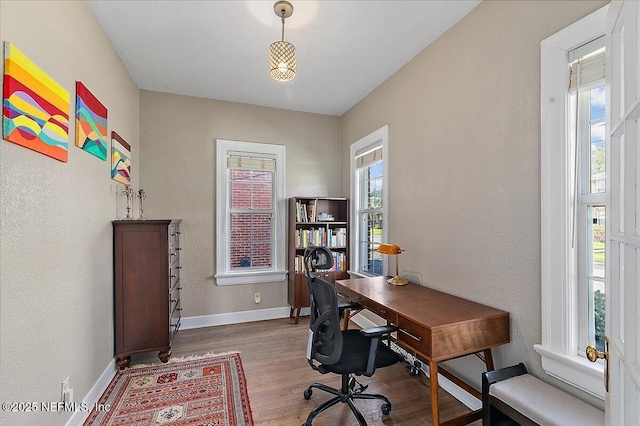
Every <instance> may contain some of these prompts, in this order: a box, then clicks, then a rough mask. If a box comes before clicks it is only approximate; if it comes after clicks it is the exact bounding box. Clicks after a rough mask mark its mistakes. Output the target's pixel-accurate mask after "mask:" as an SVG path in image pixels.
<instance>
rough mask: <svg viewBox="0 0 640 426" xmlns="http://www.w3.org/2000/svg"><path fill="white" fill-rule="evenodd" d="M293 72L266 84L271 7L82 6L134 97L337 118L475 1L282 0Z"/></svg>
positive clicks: (277, 32)
mask: <svg viewBox="0 0 640 426" xmlns="http://www.w3.org/2000/svg"><path fill="white" fill-rule="evenodd" d="M290 2H291V3H292V4H293V7H294V11H293V16H291V17H290V18H288V19H287V20H286V23H285V40H286V41H289V42H291V43H293V44H294V45H295V46H296V52H297V74H296V78H295V79H294V80H292V81H289V82H278V81H274V80H272V79H271V78H270V77H269V57H268V50H269V45H270V44H271V43H272V42H274V41H277V40H280V37H281V22H280V19H279V17H278V16H276V15H275V13H274V11H273V5H274V3H275V0H273V1H271V0H262V1H204V0H200V1H191V0H173V1H142V0H138V1H116V0H110V1H109V0H89V5H90V7H91V9H92V11H93V13H94V14H95V16H96V18H97V19H98V21H99V22H100V24H101V25H102V28H103V29H104V31H105V32H106V34H107V36H108V37H109V39H110V40H111V42H112V43H113V46H114V47H115V49H116V51H117V52H118V54H119V55H120V57H121V58H122V60H123V62H124V64H125V66H126V67H127V69H128V70H129V73H130V74H131V76H132V77H133V79H134V81H135V82H136V84H137V85H138V87H139V88H140V89H146V90H153V91H159V92H168V93H177V94H182V95H189V96H198V97H203V98H211V99H220V100H227V101H234V102H242V103H247V104H253V105H263V106H269V107H275V108H283V109H289V110H296V111H305V112H313V113H320V114H329V115H337V116H339V115H342V114H344V113H345V112H346V111H348V110H349V108H351V107H352V106H354V105H355V104H356V103H358V102H359V101H360V100H361V99H362V98H364V97H365V96H366V95H367V94H369V93H370V92H371V91H372V90H374V89H375V88H376V87H377V86H378V85H380V83H382V82H383V81H385V80H386V79H387V78H389V77H390V76H391V75H392V74H393V73H395V72H396V71H397V70H398V69H400V68H401V67H402V66H403V65H404V64H406V63H407V62H408V61H409V60H411V59H412V58H413V57H414V56H415V55H416V54H418V53H419V52H420V51H421V50H422V49H424V48H425V47H426V46H427V45H429V43H431V42H432V41H434V40H435V39H437V38H438V37H439V36H440V35H441V34H442V33H444V32H445V31H446V30H447V29H449V28H450V27H451V26H453V25H454V24H455V23H456V22H458V21H459V20H460V19H461V18H462V17H463V16H464V15H466V14H467V13H468V12H469V11H471V9H473V8H474V7H475V6H477V5H478V3H479V2H480V1H479V0H478V1H476V0H463V1H456V0H449V1H431V0H426V1H425V0H422V1H400V0H393V1H391V0H389V1H364V0H353V1H347V0H342V1H327V0H320V1H306V0H305V1H302V0H298V1H296V0H290Z"/></svg>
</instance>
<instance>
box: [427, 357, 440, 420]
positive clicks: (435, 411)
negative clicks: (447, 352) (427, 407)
mask: <svg viewBox="0 0 640 426" xmlns="http://www.w3.org/2000/svg"><path fill="white" fill-rule="evenodd" d="M429 376H430V377H429V384H430V386H431V418H432V419H433V420H432V424H433V426H438V425H439V424H440V403H439V402H438V364H437V363H436V362H435V361H429Z"/></svg>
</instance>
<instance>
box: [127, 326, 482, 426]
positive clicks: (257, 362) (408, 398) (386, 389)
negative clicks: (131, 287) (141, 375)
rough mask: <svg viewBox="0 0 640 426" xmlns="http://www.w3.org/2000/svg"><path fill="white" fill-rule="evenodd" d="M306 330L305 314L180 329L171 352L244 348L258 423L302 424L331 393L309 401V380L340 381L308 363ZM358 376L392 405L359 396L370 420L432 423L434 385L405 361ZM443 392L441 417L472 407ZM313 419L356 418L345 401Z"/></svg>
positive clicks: (328, 423)
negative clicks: (386, 408)
mask: <svg viewBox="0 0 640 426" xmlns="http://www.w3.org/2000/svg"><path fill="white" fill-rule="evenodd" d="M307 331H308V327H307V323H306V321H305V319H302V320H301V321H300V323H299V324H298V325H294V324H293V322H292V320H289V319H279V320H272V321H259V322H252V323H245V324H234V325H226V326H219V327H208V328H200V329H194V330H181V331H180V332H179V333H178V334H177V335H176V338H175V341H174V345H173V350H172V351H173V354H172V357H180V356H187V355H200V354H205V353H208V352H213V353H222V352H228V351H233V350H237V351H240V352H241V354H240V357H241V359H242V364H243V366H244V371H245V374H246V377H247V387H248V390H249V398H250V402H251V408H252V411H253V419H254V421H255V424H256V425H277V426H299V425H301V424H302V423H304V421H305V420H306V418H307V415H308V414H309V412H310V411H311V410H313V409H314V408H315V407H316V406H317V405H319V404H321V403H322V402H324V401H325V400H327V399H329V396H330V395H329V394H327V393H325V392H322V391H319V390H317V389H314V393H313V395H312V397H311V400H309V401H306V400H305V399H304V397H303V392H304V390H305V389H306V388H307V386H308V385H309V384H310V383H312V382H321V383H325V384H327V385H329V386H332V387H339V386H340V376H338V375H334V374H331V373H329V374H325V375H322V374H320V373H318V372H317V371H314V370H312V369H311V367H310V366H309V364H308V363H307V359H306V356H305V353H306V343H307ZM156 355H157V354H148V355H143V356H137V357H136V356H134V357H132V363H138V362H157V361H158V359H157V358H155V356H156ZM154 358H155V359H154ZM358 380H359V381H360V382H361V383H364V384H368V385H369V388H368V389H367V392H371V393H381V394H383V395H385V396H386V397H387V398H389V400H390V401H391V404H392V409H391V413H390V414H389V415H388V416H383V415H382V412H381V411H380V406H381V405H382V403H381V402H378V401H377V400H359V401H356V405H357V407H358V408H359V409H360V411H361V412H362V414H363V415H364V417H365V419H366V420H367V423H368V424H369V425H387V426H390V425H403V426H412V425H427V424H428V425H430V424H431V406H430V389H429V387H428V386H426V385H425V384H423V382H422V380H421V378H420V377H418V376H411V375H409V374H408V373H407V371H406V370H405V367H404V365H403V364H402V363H398V364H395V365H393V366H391V367H387V368H383V369H379V370H376V372H375V374H374V375H373V376H372V377H362V378H358ZM426 383H428V379H427V381H426ZM439 397H440V419H441V421H443V420H447V419H449V418H451V417H454V416H456V415H459V414H463V413H467V412H469V411H470V410H469V409H468V408H467V407H466V406H464V405H463V404H462V403H461V402H459V401H458V400H456V399H455V398H453V397H452V396H451V395H449V394H448V393H447V392H445V391H443V390H442V389H440V391H439ZM313 424H314V425H315V426H348V425H357V424H358V423H357V421H356V420H355V418H354V417H353V415H352V413H351V411H350V410H349V408H348V407H347V405H346V404H338V405H335V406H333V407H331V408H330V409H329V410H328V411H325V412H323V413H321V414H320V415H318V417H316V419H315V420H314V422H313ZM473 424H474V425H479V424H480V422H479V421H478V422H475V423H473Z"/></svg>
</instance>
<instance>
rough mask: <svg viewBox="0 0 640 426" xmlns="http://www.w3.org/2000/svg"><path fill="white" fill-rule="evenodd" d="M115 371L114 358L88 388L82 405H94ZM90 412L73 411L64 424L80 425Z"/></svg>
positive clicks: (67, 425) (66, 425) (68, 425)
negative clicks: (89, 388)
mask: <svg viewBox="0 0 640 426" xmlns="http://www.w3.org/2000/svg"><path fill="white" fill-rule="evenodd" d="M116 371H117V368H116V360H115V358H114V359H112V360H111V362H110V363H109V365H107V368H105V369H104V371H103V372H102V374H101V375H100V377H99V378H98V380H97V381H96V382H95V383H94V384H93V386H92V387H91V390H89V393H87V396H85V397H84V399H83V400H82V406H83V407H93V406H95V404H96V402H98V399H100V396H101V395H102V393H103V392H104V391H105V389H106V388H107V386H109V383H111V379H113V376H115V374H116ZM90 412H91V411H90V410H87V411H83V410H78V411H75V412H74V413H73V415H72V416H71V418H70V419H69V420H68V421H67V423H65V426H80V425H82V424H83V423H84V421H85V420H86V419H87V417H89V413H90Z"/></svg>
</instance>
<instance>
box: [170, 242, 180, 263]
mask: <svg viewBox="0 0 640 426" xmlns="http://www.w3.org/2000/svg"><path fill="white" fill-rule="evenodd" d="M181 251H182V248H180V245H179V244H176V245H174V246H173V247H170V248H169V265H173V264H174V263H176V262H177V261H178V260H179V259H180V252H181ZM179 264H180V262H178V265H179Z"/></svg>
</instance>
